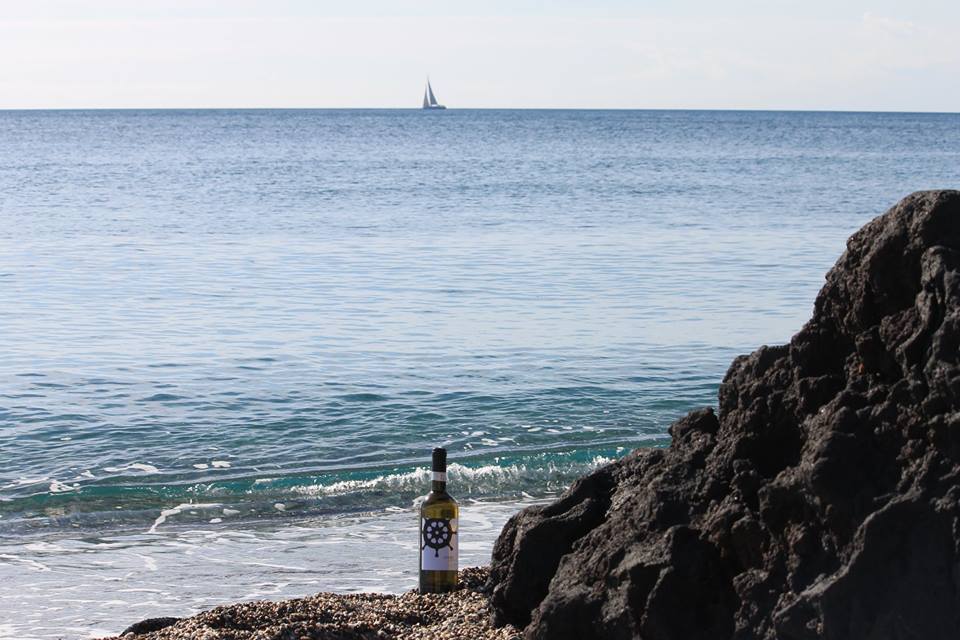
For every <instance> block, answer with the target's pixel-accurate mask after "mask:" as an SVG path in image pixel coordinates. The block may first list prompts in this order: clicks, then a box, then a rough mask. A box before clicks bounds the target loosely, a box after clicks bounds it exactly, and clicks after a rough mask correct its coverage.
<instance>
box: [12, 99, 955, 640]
mask: <svg viewBox="0 0 960 640" xmlns="http://www.w3.org/2000/svg"><path fill="white" fill-rule="evenodd" d="M958 160H960V116H958V115H952V114H857V113H772V112H679V111H610V112H602V111H457V110H449V111H447V112H444V113H437V114H424V113H421V112H419V111H403V110H397V111H363V110H357V111H116V112H110V111H97V112H84V111H73V112H0V194H2V195H0V218H2V221H3V225H2V226H0V296H2V299H3V300H4V301H5V304H4V305H3V307H2V308H0V353H2V354H3V357H2V358H0V461H2V465H0V638H5V637H10V638H28V637H36V638H56V637H90V636H91V635H97V634H104V633H107V632H116V631H119V630H120V629H122V628H123V626H125V625H126V624H128V623H129V622H132V621H134V620H136V619H139V618H144V617H148V616H152V615H181V614H185V613H188V612H191V611H196V610H198V609H199V608H204V607H210V606H213V605H216V604H221V603H225V602H232V601H235V600H239V599H245V598H256V597H270V598H279V597H292V596H297V595H306V594H308V593H311V592H314V591H318V590H335V591H354V590H385V591H392V592H396V591H402V590H405V589H407V588H410V587H412V586H413V584H414V582H415V579H414V578H415V563H416V541H415V537H416V530H415V520H414V512H413V511H412V506H413V504H414V501H415V499H416V497H417V496H418V495H420V494H421V493H423V492H424V491H425V490H426V488H427V475H426V471H425V469H424V465H425V464H426V462H427V459H428V457H429V451H430V448H431V447H433V446H435V445H438V444H441V445H444V446H446V447H447V448H448V450H449V451H450V459H451V460H452V461H453V463H454V464H453V466H452V468H451V490H452V491H453V493H454V494H455V495H456V496H457V497H458V498H460V499H461V500H462V501H463V504H464V511H463V519H464V520H463V523H462V525H463V526H464V527H466V529H465V533H468V534H469V536H465V538H464V539H465V540H467V539H469V540H470V542H469V544H467V543H466V542H465V543H464V547H463V554H464V563H468V564H483V563H485V562H486V559H487V558H488V557H489V552H490V547H491V545H492V543H493V540H494V539H495V537H496V534H497V532H498V531H499V528H500V526H502V523H503V521H505V519H506V518H507V517H508V516H509V514H510V513H512V512H514V511H515V510H516V509H518V508H520V507H521V506H522V505H523V504H529V503H531V502H534V501H538V500H542V499H544V498H548V497H550V496H552V495H555V494H556V493H557V492H559V491H561V490H562V489H563V487H565V486H567V485H568V484H569V483H570V482H572V481H573V479H575V478H576V477H578V476H579V475H581V474H583V473H585V472H586V471H588V470H590V469H592V468H594V467H596V466H597V465H599V464H603V463H604V462H606V461H608V460H611V459H613V458H615V457H617V456H620V455H623V454H624V453H626V452H627V451H629V450H631V449H633V448H635V447H638V446H663V445H665V444H666V443H667V442H668V437H667V435H666V429H667V427H668V425H669V424H670V423H671V422H672V421H673V420H675V419H676V418H677V417H679V416H681V415H682V414H683V413H685V412H686V411H688V410H690V409H693V408H696V407H699V406H703V405H714V404H715V402H716V400H715V399H716V392H717V388H718V385H719V382H720V380H721V379H722V377H723V374H724V372H725V370H726V367H727V366H728V365H729V362H730V360H731V359H732V358H733V357H735V356H736V355H737V354H740V353H746V352H748V351H751V350H753V349H754V348H756V347H757V346H758V345H760V344H764V343H781V342H785V341H786V340H787V339H789V337H790V335H792V334H793V333H794V332H795V331H796V330H798V329H799V328H800V326H801V325H802V323H803V322H804V320H806V319H807V318H808V317H809V315H810V310H811V307H812V303H813V299H814V296H815V295H816V292H817V290H818V289H819V287H820V285H821V283H822V280H823V274H824V273H825V272H826V271H827V269H829V267H830V266H831V265H832V264H833V262H834V261H835V260H836V258H837V257H838V256H839V254H840V253H841V251H842V250H843V247H844V241H845V240H846V238H847V236H848V235H849V234H850V233H852V232H853V231H855V230H856V229H857V228H858V227H859V226H861V225H862V224H863V223H864V222H866V221H867V220H869V219H870V218H872V217H873V216H875V215H877V214H879V213H881V212H882V211H884V210H885V209H886V208H887V207H889V206H890V205H892V204H893V203H894V202H895V201H896V200H898V199H899V198H900V197H901V196H903V195H905V194H906V193H908V192H911V191H914V190H917V189H925V188H932V187H955V186H957V185H958V184H960V162H958Z"/></svg>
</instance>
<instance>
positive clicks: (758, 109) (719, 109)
mask: <svg viewBox="0 0 960 640" xmlns="http://www.w3.org/2000/svg"><path fill="white" fill-rule="evenodd" d="M423 110H424V109H422V108H421V107H0V112H15V111H423ZM444 111H447V112H450V111H709V112H757V113H891V114H892V113H899V114H928V115H958V114H960V110H958V111H939V110H898V109H842V108H841V109H826V108H824V109H792V108H769V107H449V106H448V107H447V108H446V109H445V110H444Z"/></svg>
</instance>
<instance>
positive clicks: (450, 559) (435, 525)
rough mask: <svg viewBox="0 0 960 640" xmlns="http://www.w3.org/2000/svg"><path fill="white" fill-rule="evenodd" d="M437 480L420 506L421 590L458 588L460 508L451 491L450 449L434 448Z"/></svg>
mask: <svg viewBox="0 0 960 640" xmlns="http://www.w3.org/2000/svg"><path fill="white" fill-rule="evenodd" d="M432 478H433V482H432V486H431V491H430V494H429V495H427V497H426V498H424V500H423V503H422V504H421V505H420V593H441V592H444V591H453V590H454V589H456V588H457V560H458V553H457V550H458V549H459V547H460V545H459V538H460V525H459V524H458V519H459V516H460V507H458V506H457V501H456V500H454V499H453V498H451V497H450V494H449V493H447V450H446V449H440V448H437V449H434V450H433V475H432Z"/></svg>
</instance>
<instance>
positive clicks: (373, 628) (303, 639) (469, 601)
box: [103, 567, 521, 640]
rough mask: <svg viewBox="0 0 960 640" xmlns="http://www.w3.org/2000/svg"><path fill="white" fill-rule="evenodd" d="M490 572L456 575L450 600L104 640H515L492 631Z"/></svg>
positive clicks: (302, 604) (374, 599) (301, 603)
mask: <svg viewBox="0 0 960 640" xmlns="http://www.w3.org/2000/svg"><path fill="white" fill-rule="evenodd" d="M488 575H489V571H488V569H486V568H483V567H471V568H467V569H463V570H462V571H461V572H460V583H461V584H460V588H459V589H458V590H457V591H454V592H451V593H442V594H424V595H420V594H419V593H417V592H416V591H409V592H407V593H404V594H402V595H398V596H394V595H383V594H374V593H362V594H336V593H319V594H317V595H314V596H310V597H307V598H298V599H295V600H283V601H280V602H268V601H259V602H245V603H242V604H234V605H229V606H225V607H217V608H216V609H212V610H210V611H207V612H204V613H201V614H199V615H196V616H193V617H192V618H184V619H182V620H179V621H178V622H176V623H175V624H173V625H171V626H168V627H166V628H163V629H159V630H157V631H151V632H149V633H143V634H138V635H134V634H132V633H129V634H127V635H124V636H122V637H121V636H114V637H113V638H104V639H103V640H321V639H322V640H454V639H455V640H519V639H520V637H521V635H520V632H519V631H518V630H517V629H516V628H514V627H511V626H509V625H508V626H505V627H499V628H497V627H494V626H493V623H492V621H491V619H490V606H489V603H488V600H487V597H486V596H485V595H484V594H483V593H481V592H480V589H481V588H482V586H483V584H484V583H485V582H486V580H487V576H488Z"/></svg>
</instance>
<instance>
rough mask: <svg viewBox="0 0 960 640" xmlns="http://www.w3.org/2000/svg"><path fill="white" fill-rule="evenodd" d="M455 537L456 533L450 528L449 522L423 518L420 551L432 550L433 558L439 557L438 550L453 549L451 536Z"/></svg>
mask: <svg viewBox="0 0 960 640" xmlns="http://www.w3.org/2000/svg"><path fill="white" fill-rule="evenodd" d="M455 535H457V532H456V531H454V530H453V527H451V526H450V521H449V520H442V519H440V518H425V519H424V521H423V546H422V547H420V550H421V551H423V550H424V549H426V548H427V547H430V548H431V549H433V557H435V558H439V557H440V549H443V548H444V547H450V549H451V550H452V549H453V544H451V543H452V542H453V536H455Z"/></svg>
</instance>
